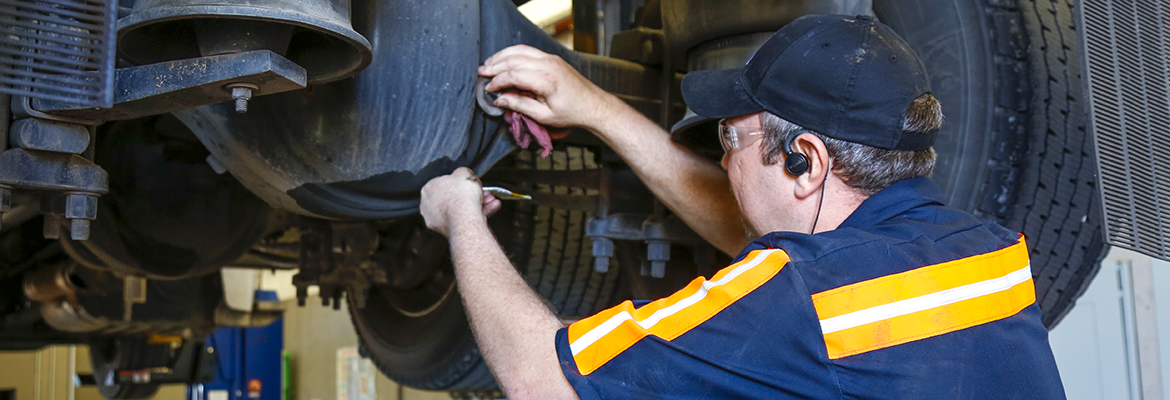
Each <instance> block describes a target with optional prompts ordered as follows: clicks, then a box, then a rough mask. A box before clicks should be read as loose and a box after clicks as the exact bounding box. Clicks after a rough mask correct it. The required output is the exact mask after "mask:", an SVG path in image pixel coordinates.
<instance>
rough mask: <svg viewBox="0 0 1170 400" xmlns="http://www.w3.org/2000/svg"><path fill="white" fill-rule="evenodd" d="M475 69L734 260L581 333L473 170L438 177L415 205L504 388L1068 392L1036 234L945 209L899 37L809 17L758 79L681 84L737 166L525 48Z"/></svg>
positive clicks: (656, 393) (628, 392)
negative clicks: (557, 306) (546, 298)
mask: <svg viewBox="0 0 1170 400" xmlns="http://www.w3.org/2000/svg"><path fill="white" fill-rule="evenodd" d="M480 75H482V76H487V77H492V81H491V84H490V85H489V86H488V90H492V91H499V90H521V91H526V92H530V93H532V94H535V97H534V98H529V97H525V96H519V95H517V94H515V93H511V94H505V95H503V96H501V97H500V98H499V99H498V101H497V105H499V106H501V107H506V108H508V109H511V110H515V111H517V112H520V113H523V114H525V115H528V116H529V117H531V118H533V119H535V120H537V121H539V122H540V123H542V124H545V125H550V126H557V127H564V126H577V127H584V128H586V129H588V130H589V131H591V132H593V133H594V134H596V135H597V136H598V137H599V138H601V139H602V140H603V141H605V142H606V143H607V144H608V145H609V146H610V147H612V148H613V149H614V150H615V151H616V152H617V153H618V154H619V155H620V156H621V157H622V158H623V159H624V160H625V161H626V162H627V163H628V164H629V165H630V166H631V167H632V168H633V169H634V171H635V172H636V173H637V174H638V175H639V177H641V179H642V180H643V181H644V182H645V183H646V184H647V186H648V187H650V188H651V190H653V192H654V193H655V195H656V196H658V198H659V199H661V200H662V201H663V202H664V203H665V204H666V205H667V206H669V207H670V208H671V209H672V210H673V211H674V212H675V213H676V214H677V215H679V216H680V217H681V218H683V220H684V221H686V222H687V223H688V224H689V225H690V226H691V227H692V228H693V229H694V230H695V231H696V232H698V233H700V234H701V235H702V236H703V237H704V238H705V239H707V240H708V241H710V242H711V243H713V244H714V245H715V246H717V247H718V248H720V249H722V250H723V251H726V252H728V253H729V254H738V256H737V257H736V258H735V262H734V263H733V264H731V265H730V266H728V267H726V268H725V269H723V270H721V271H719V272H718V273H717V274H715V275H714V276H713V277H711V278H710V280H707V279H704V278H702V277H700V278H696V279H695V281H693V282H691V284H690V285H688V286H687V287H685V288H683V289H682V290H680V291H679V292H677V293H675V294H674V295H671V296H669V297H667V298H664V299H659V300H656V301H653V302H649V303H639V304H637V305H635V304H634V303H631V302H629V301H627V302H624V303H622V304H620V305H618V306H615V307H614V308H611V309H609V310H606V311H602V312H600V313H598V314H596V315H594V316H591V317H588V318H585V319H582V320H580V321H577V322H574V323H572V324H571V325H569V326H568V327H565V326H564V325H563V324H562V322H561V321H560V320H559V319H558V318H557V316H556V315H555V314H554V313H553V312H552V311H550V309H549V308H548V307H547V306H546V305H545V303H544V302H543V301H542V299H541V298H540V297H539V296H537V295H536V294H535V293H534V292H533V291H532V290H531V289H529V287H528V285H527V284H526V283H525V282H524V280H523V279H522V278H521V276H520V275H519V274H518V273H517V272H516V270H515V268H513V266H512V265H511V264H510V263H509V261H508V258H507V257H506V256H505V254H504V252H503V250H502V249H501V248H500V246H499V245H498V244H497V243H496V242H495V241H494V240H493V237H492V233H491V231H490V230H489V229H488V226H487V224H486V217H485V215H487V214H490V213H491V212H494V210H496V209H498V208H499V207H500V203H499V200H497V199H494V198H492V197H491V196H490V195H488V194H486V193H483V192H481V186H480V182H479V181H478V179H477V178H476V177H475V176H474V175H473V174H472V173H471V172H470V171H469V170H467V169H460V170H457V171H455V172H454V173H453V174H451V175H448V176H444V177H439V178H435V179H434V180H432V181H431V182H430V183H428V184H427V185H426V187H424V188H423V191H422V205H421V211H422V214H423V216H424V217H425V219H426V221H427V226H429V227H430V228H432V229H434V230H436V231H438V232H440V233H442V234H443V235H445V236H447V237H448V238H449V239H450V245H451V255H452V259H453V261H454V265H455V273H456V277H457V282H458V286H459V291H460V293H461V294H462V295H463V299H464V303H465V306H466V310H467V313H468V317H469V320H470V321H471V325H472V330H473V331H474V333H475V335H476V340H477V342H478V344H479V346H480V349H481V350H482V352H483V356H484V358H485V359H486V360H487V362H488V366H489V367H490V368H491V370H492V372H493V373H494V374H495V377H496V379H497V380H498V382H499V383H500V385H501V387H502V388H503V390H504V392H505V394H506V395H507V397H508V398H510V399H528V398H536V399H553V398H575V397H578V396H579V397H580V398H585V399H593V398H897V399H925V398H932V399H936V398H946V399H956V398H971V399H975V398H978V399H987V398H1022V399H1058V398H1063V397H1064V392H1063V388H1062V385H1061V382H1060V377H1059V375H1058V373H1057V370H1056V363H1055V361H1054V359H1053V356H1052V351H1051V349H1050V348H1049V345H1048V332H1047V330H1046V329H1045V328H1044V326H1043V325H1042V324H1041V322H1040V312H1039V308H1038V307H1037V305H1036V304H1035V293H1034V289H1033V283H1032V276H1031V271H1030V269H1029V264H1028V250H1027V247H1025V244H1024V238H1023V237H1022V236H1021V235H1019V234H1018V233H1015V232H1012V231H1009V230H1008V229H1006V228H1003V227H1001V226H999V225H996V224H994V223H990V222H984V221H980V220H979V219H977V218H975V217H973V216H971V215H970V214H967V213H965V212H962V211H959V210H957V209H954V208H950V207H948V206H946V205H944V204H943V200H942V199H943V196H942V194H941V193H940V190H939V189H938V187H937V186H936V185H935V183H933V182H932V181H931V180H930V179H929V178H928V176H929V175H930V173H931V171H932V169H933V167H934V161H935V154H934V151H933V149H932V148H931V146H932V144H933V141H934V136H935V132H936V131H937V130H938V127H939V126H940V125H941V123H942V115H941V108H940V106H939V104H938V102H937V100H935V99H934V97H933V96H932V95H930V87H929V81H928V79H927V76H926V72H925V70H924V68H923V65H922V63H921V61H920V60H919V59H918V58H917V56H916V55H915V54H914V53H913V51H912V50H910V48H909V47H908V45H907V44H906V43H905V42H904V41H903V40H902V39H901V38H900V37H898V36H897V34H895V33H894V32H893V31H892V30H890V29H889V28H888V27H886V26H885V25H883V24H881V23H878V22H876V21H874V20H872V19H871V18H868V17H863V16H859V17H845V16H806V17H803V18H800V19H798V20H796V21H794V22H792V23H790V24H788V25H787V26H785V27H784V28H783V29H781V30H780V31H778V32H777V33H776V34H775V35H774V36H773V37H772V38H771V39H769V40H768V41H767V42H766V43H764V44H763V46H762V47H761V48H760V49H759V50H758V51H757V52H756V53H755V55H754V56H753V57H752V58H751V60H749V61H748V62H747V64H746V65H745V66H744V67H743V68H742V69H736V70H722V71H698V72H692V73H690V74H687V76H686V78H685V79H684V80H683V97H684V99H685V100H686V102H687V105H688V106H689V107H690V108H691V110H693V111H694V112H695V113H696V114H698V115H700V116H704V117H709V118H722V120H721V121H720V124H719V134H720V140H721V142H722V143H723V147H724V150H725V152H726V153H725V154H724V156H723V160H722V166H723V168H722V169H720V168H719V167H718V166H715V164H714V163H711V162H709V161H707V160H705V159H703V158H701V157H699V156H698V155H696V154H695V153H693V152H691V151H689V150H688V149H687V148H685V147H683V146H682V145H679V144H676V143H674V142H673V141H672V140H671V138H670V135H669V134H668V133H667V132H665V131H663V130H662V129H661V128H659V127H658V126H657V125H655V123H654V122H652V121H650V120H649V119H646V118H644V117H643V116H642V115H640V114H639V113H638V112H636V111H635V110H634V109H632V108H630V107H628V106H627V105H625V104H624V103H622V102H621V101H620V100H619V99H617V98H616V97H614V96H612V95H609V94H607V93H606V92H604V91H602V90H601V89H600V88H598V87H596V86H594V85H592V84H591V83H589V82H588V81H587V80H585V79H584V78H583V77H582V76H581V75H580V74H578V73H576V71H574V70H573V69H572V68H571V67H570V66H569V65H568V64H566V63H565V62H564V61H563V60H561V59H560V58H558V57H555V56H551V55H548V54H545V53H542V52H540V51H538V50H536V49H533V48H531V47H523V46H516V47H511V48H507V49H504V50H502V51H500V52H499V53H497V54H495V55H493V56H492V57H490V58H489V59H488V60H487V61H486V62H485V64H484V66H483V67H481V68H480ZM744 226H746V227H747V229H746V232H745V229H744ZM757 232H758V233H761V234H764V235H763V236H758V235H757V234H756V233H757ZM757 237H758V238H757ZM751 238H755V239H754V240H750V239H751Z"/></svg>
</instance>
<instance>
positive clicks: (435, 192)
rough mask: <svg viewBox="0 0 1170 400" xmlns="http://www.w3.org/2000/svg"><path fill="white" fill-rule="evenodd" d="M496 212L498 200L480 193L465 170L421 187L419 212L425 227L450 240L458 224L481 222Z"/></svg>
mask: <svg viewBox="0 0 1170 400" xmlns="http://www.w3.org/2000/svg"><path fill="white" fill-rule="evenodd" d="M499 209H500V200H499V199H497V198H495V197H494V196H492V195H491V194H490V193H488V192H485V191H483V184H481V183H480V181H479V178H478V177H476V176H475V173H473V172H471V170H470V169H468V168H467V167H460V168H459V169H457V170H455V172H452V173H451V175H443V176H440V177H437V178H434V179H431V181H430V182H427V184H426V186H423V188H422V199H421V200H420V202H419V211H420V212H421V213H422V216H423V219H424V220H425V221H426V223H427V228H430V229H431V230H433V231H435V232H439V233H441V234H443V236H447V237H450V236H451V235H450V232H451V229H452V228H453V227H454V226H456V225H458V224H459V223H461V222H466V221H472V220H476V219H480V220H482V219H483V218H484V217H485V216H488V215H491V214H493V213H495V212H496V211H499Z"/></svg>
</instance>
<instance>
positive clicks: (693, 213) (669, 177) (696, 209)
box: [589, 97, 749, 255]
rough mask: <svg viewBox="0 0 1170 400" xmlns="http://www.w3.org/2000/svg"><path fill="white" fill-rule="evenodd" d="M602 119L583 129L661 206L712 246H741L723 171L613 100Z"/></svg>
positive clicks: (733, 251)
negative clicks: (615, 156)
mask: <svg viewBox="0 0 1170 400" xmlns="http://www.w3.org/2000/svg"><path fill="white" fill-rule="evenodd" d="M608 100H609V101H608V105H607V107H606V109H607V110H608V113H607V114H608V115H609V116H610V118H607V119H605V120H603V121H598V122H597V124H596V125H595V126H591V127H589V128H590V130H591V131H593V133H594V134H596V135H597V136H598V137H599V138H601V140H602V141H604V142H606V144H608V145H609V147H610V148H612V149H614V151H615V152H617V153H618V155H619V156H621V158H622V159H623V160H625V161H626V163H627V164H629V165H630V167H631V168H632V169H633V170H634V172H635V173H636V174H638V177H639V178H641V179H642V181H643V182H645V183H646V186H647V187H649V188H650V190H651V191H652V192H654V195H655V196H657V197H658V198H659V199H660V200H662V202H663V204H665V205H666V206H667V207H669V208H670V209H671V210H673V211H674V213H675V214H677V215H678V216H679V217H680V218H682V220H683V221H684V222H686V223H687V225H689V226H690V227H691V228H692V229H694V230H695V232H696V233H698V234H699V235H700V236H702V237H703V238H704V239H706V240H707V241H708V242H711V244H714V245H715V247H718V248H719V249H720V250H723V251H724V252H726V253H728V254H732V255H734V254H736V253H737V252H739V251H740V249H742V248H743V246H745V245H747V242H748V239H749V238H748V237H747V235H746V233H745V232H746V231H745V230H744V225H743V222H742V218H743V217H742V215H741V214H740V211H739V204H738V203H736V201H735V196H734V195H733V194H732V192H731V184H730V182H729V181H728V179H727V172H726V171H724V170H723V168H721V167H719V166H718V165H716V164H714V163H712V162H710V161H709V160H707V159H705V158H703V157H701V156H699V155H698V154H695V152H693V151H691V150H690V149H687V148H686V147H685V146H683V145H681V144H678V143H675V142H674V141H673V140H671V138H670V134H669V133H668V132H666V131H664V130H663V129H662V128H661V127H659V126H658V124H656V123H654V122H653V121H651V120H649V119H647V118H646V117H645V116H643V115H642V114H640V113H638V112H637V111H636V110H634V109H633V108H631V107H629V106H628V105H626V104H625V103H624V102H622V101H621V100H618V99H617V98H616V97H613V98H610V99H608Z"/></svg>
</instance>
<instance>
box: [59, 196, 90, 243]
mask: <svg viewBox="0 0 1170 400" xmlns="http://www.w3.org/2000/svg"><path fill="white" fill-rule="evenodd" d="M97 205H98V197H97V195H95V194H93V193H84V192H79V193H69V194H68V195H66V196H65V219H68V220H69V232H70V233H69V234H70V237H72V238H73V240H89V222H90V221H93V220H94V219H96V218H97Z"/></svg>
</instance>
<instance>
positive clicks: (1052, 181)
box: [873, 0, 1105, 328]
mask: <svg viewBox="0 0 1170 400" xmlns="http://www.w3.org/2000/svg"><path fill="white" fill-rule="evenodd" d="M873 7H874V12H875V14H876V15H877V17H878V18H879V19H880V20H882V21H883V22H885V23H887V24H889V25H890V26H891V27H892V28H893V29H894V30H895V31H897V32H898V33H899V34H900V35H902V36H903V37H904V38H905V39H906V40H907V42H909V44H910V45H911V47H913V48H914V49H915V50H916V51H917V52H918V54H919V55H920V56H921V57H922V59H923V63H924V64H925V65H926V68H927V70H928V73H929V74H930V77H931V85H932V88H933V89H934V94H935V96H936V97H938V98H939V101H940V102H941V103H942V105H943V114H944V115H945V116H946V123H944V124H943V129H942V131H940V132H939V136H938V140H937V142H936V144H935V149H936V151H937V152H938V154H939V156H938V160H939V161H938V166H937V167H936V170H935V179H936V180H938V181H939V183H940V185H941V186H942V187H943V191H944V194H945V195H946V196H947V198H948V200H949V203H950V204H951V205H953V206H956V207H959V208H962V209H964V210H967V211H970V212H972V213H974V214H975V215H976V216H978V217H980V218H983V219H987V220H993V221H997V222H999V223H1001V224H1003V225H1004V226H1006V227H1008V228H1011V229H1014V230H1016V231H1019V232H1021V233H1023V234H1024V237H1025V239H1026V240H1027V243H1028V248H1029V250H1030V255H1031V262H1032V274H1033V278H1034V282H1035V284H1036V301H1037V303H1038V304H1039V305H1040V310H1041V313H1042V319H1043V321H1044V324H1045V325H1046V326H1048V327H1049V328H1051V327H1053V326H1055V325H1056V323H1058V322H1059V321H1060V319H1061V318H1062V317H1063V316H1064V315H1065V314H1066V313H1067V312H1068V311H1069V309H1071V308H1072V306H1073V304H1074V303H1075V300H1076V298H1077V297H1079V296H1080V295H1081V294H1082V293H1083V292H1084V290H1085V288H1086V287H1087V286H1088V284H1089V282H1090V281H1091V280H1092V278H1093V276H1094V275H1096V272H1097V269H1098V266H1099V261H1100V259H1101V257H1103V256H1104V249H1105V246H1104V244H1103V240H1102V234H1101V228H1100V223H1101V220H1100V212H1099V211H1098V210H1099V207H1100V206H1099V204H1098V202H1099V199H1098V198H1097V195H1096V190H1097V189H1096V175H1095V174H1096V166H1095V163H1094V161H1093V160H1094V159H1095V158H1094V152H1093V144H1092V138H1091V137H1089V135H1087V133H1086V131H1085V125H1084V124H1085V121H1084V108H1083V107H1082V104H1081V80H1080V79H1081V78H1080V64H1079V63H1080V61H1079V54H1078V49H1077V46H1078V45H1077V37H1076V35H1077V32H1076V27H1075V26H1074V24H1073V20H1074V18H1073V17H1074V14H1073V1H1072V0H1019V2H1018V3H1017V0H949V1H943V2H939V1H935V0H874V2H873Z"/></svg>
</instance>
